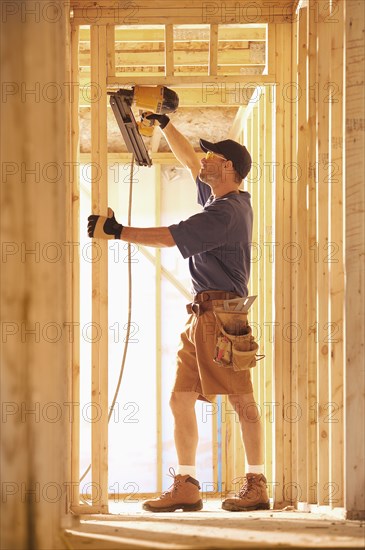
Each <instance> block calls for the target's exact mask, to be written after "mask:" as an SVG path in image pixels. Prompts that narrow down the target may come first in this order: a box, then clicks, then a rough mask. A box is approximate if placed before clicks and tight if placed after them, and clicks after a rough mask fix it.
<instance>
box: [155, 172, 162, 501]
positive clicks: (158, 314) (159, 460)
mask: <svg viewBox="0 0 365 550" xmlns="http://www.w3.org/2000/svg"><path fill="white" fill-rule="evenodd" d="M154 171H155V226H156V227H159V226H160V225H161V165H160V164H156V165H155V167H154ZM161 279H162V269H161V249H160V248H156V250H155V292H156V426H157V431H156V451H157V456H156V480H157V492H158V493H160V492H161V491H162V449H163V442H162V362H161V360H162V336H161V334H162V330H161Z"/></svg>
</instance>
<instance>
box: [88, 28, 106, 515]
mask: <svg viewBox="0 0 365 550" xmlns="http://www.w3.org/2000/svg"><path fill="white" fill-rule="evenodd" d="M90 43H91V78H92V82H97V83H98V90H97V93H98V97H94V101H93V102H92V104H91V159H92V213H93V214H102V215H104V216H105V215H106V214H107V208H108V170H107V167H108V163H107V126H106V121H107V108H106V105H107V96H106V78H107V69H106V67H107V48H106V27H105V26H92V27H91V42H90ZM92 93H93V94H95V93H96V91H95V90H94V89H93V91H92ZM95 245H96V246H97V247H98V248H97V249H98V250H99V251H100V259H99V261H97V262H93V265H92V321H93V323H95V325H94V326H96V327H98V330H99V331H100V333H99V335H100V337H99V336H98V338H96V337H95V336H94V341H93V342H92V395H91V401H92V403H93V405H94V410H93V414H94V416H93V422H92V453H91V454H92V461H91V464H92V482H93V490H92V501H93V505H96V506H97V505H100V506H101V507H102V508H103V509H104V510H107V508H108V368H107V365H108V330H107V327H108V241H106V240H102V239H100V240H96V241H95Z"/></svg>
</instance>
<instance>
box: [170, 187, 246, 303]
mask: <svg viewBox="0 0 365 550" xmlns="http://www.w3.org/2000/svg"><path fill="white" fill-rule="evenodd" d="M196 184H197V194H198V197H197V198H198V203H199V204H201V205H202V206H203V210H202V212H199V213H198V214H194V215H193V216H191V217H190V218H188V219H187V220H184V221H181V222H180V223H178V224H174V225H170V226H169V229H170V231H171V234H172V236H173V238H174V240H175V243H176V245H177V247H178V249H179V250H180V252H181V254H182V256H183V257H184V258H189V270H190V274H191V278H192V285H193V292H194V293H195V294H197V293H198V292H202V291H204V290H223V291H227V292H234V293H236V294H238V295H239V296H247V294H248V288H247V285H248V280H249V276H250V261H251V256H250V252H251V239H252V222H253V212H252V207H251V197H250V194H249V193H247V192H245V191H240V192H239V193H228V194H227V195H224V196H223V197H218V198H216V199H214V197H213V195H212V194H211V189H210V187H209V186H208V185H207V184H205V183H204V182H202V181H201V180H200V179H199V178H197V180H196Z"/></svg>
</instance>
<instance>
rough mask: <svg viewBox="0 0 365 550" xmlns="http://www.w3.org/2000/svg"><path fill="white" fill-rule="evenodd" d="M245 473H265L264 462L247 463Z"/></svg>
mask: <svg viewBox="0 0 365 550" xmlns="http://www.w3.org/2000/svg"><path fill="white" fill-rule="evenodd" d="M247 473H248V474H262V475H264V474H265V466H264V464H254V465H251V464H247Z"/></svg>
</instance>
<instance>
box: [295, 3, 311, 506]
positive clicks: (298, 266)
mask: <svg viewBox="0 0 365 550" xmlns="http://www.w3.org/2000/svg"><path fill="white" fill-rule="evenodd" d="M307 55H308V53H307V9H306V8H304V9H302V10H301V11H300V16H299V18H298V36H297V60H295V61H297V66H296V67H295V71H296V72H297V86H298V90H299V97H298V101H297V104H296V108H297V117H296V120H295V121H293V123H294V122H295V126H296V128H294V130H295V132H296V136H297V143H296V151H295V152H294V154H293V158H296V164H297V166H298V170H297V178H298V179H297V181H296V182H295V183H294V186H293V187H294V189H293V193H294V191H295V188H296V193H295V195H294V194H293V242H294V243H296V244H297V250H298V254H299V259H298V261H297V262H296V263H295V264H294V273H293V320H294V322H295V323H296V326H297V327H298V331H299V332H298V340H296V341H295V342H294V343H293V363H294V365H295V370H296V381H295V382H296V387H295V391H293V400H294V402H295V403H296V404H297V410H298V411H300V413H299V412H298V416H299V418H298V421H297V422H296V423H294V425H293V440H294V441H293V447H294V446H295V449H296V470H297V472H296V476H295V480H296V483H297V484H298V488H299V490H298V498H299V500H300V501H304V502H308V481H307V446H308V435H307V429H308V395H307V377H308V372H307V326H308V319H307V288H308V285H309V284H311V282H310V281H308V280H307V254H308V246H307V223H308V220H307V141H308V137H307V132H308V127H307V94H306V90H307V73H306V69H307Z"/></svg>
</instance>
